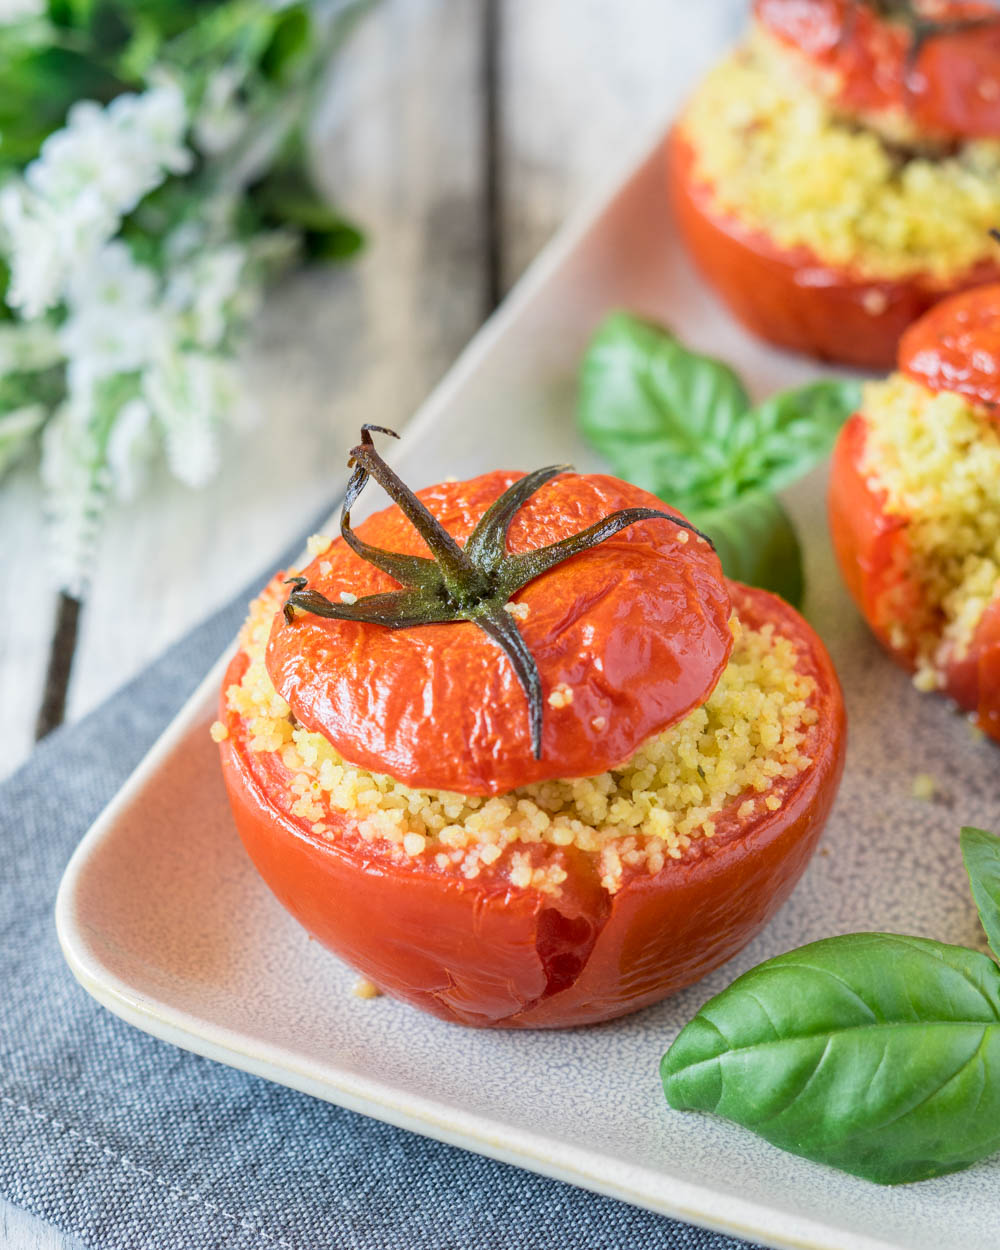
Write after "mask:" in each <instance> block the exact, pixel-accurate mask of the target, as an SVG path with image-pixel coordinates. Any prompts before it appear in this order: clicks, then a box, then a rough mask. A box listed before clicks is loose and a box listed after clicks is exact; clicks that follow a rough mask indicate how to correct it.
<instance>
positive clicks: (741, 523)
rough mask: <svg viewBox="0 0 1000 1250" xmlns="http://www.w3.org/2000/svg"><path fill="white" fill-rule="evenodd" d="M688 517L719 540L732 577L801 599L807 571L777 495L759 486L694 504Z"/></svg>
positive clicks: (796, 603)
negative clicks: (706, 506)
mask: <svg viewBox="0 0 1000 1250" xmlns="http://www.w3.org/2000/svg"><path fill="white" fill-rule="evenodd" d="M687 515H688V520H689V521H690V522H691V524H692V525H695V526H697V528H698V529H700V530H701V531H702V532H703V533H705V534H707V535H708V537H709V538H710V539H711V540H712V542H713V543H714V544H715V550H716V552H717V553H718V556H719V559H720V561H721V562H722V571H723V572H724V573H725V575H726V576H727V577H731V578H733V579H734V580H735V581H738V582H746V583H747V584H748V585H750V586H760V587H761V588H762V589H764V590H770V591H772V592H773V593H774V594H776V595H781V597H782V598H783V599H785V600H786V601H787V602H788V603H790V604H792V606H793V607H798V606H799V605H800V604H801V603H802V596H803V593H804V590H805V577H804V574H803V571H802V549H801V547H800V546H799V540H798V536H797V534H796V533H795V526H794V525H793V524H792V522H791V520H790V518H789V516H788V513H787V512H786V511H785V509H784V508H783V507H782V506H781V504H780V503H779V502H778V500H777V499H776V498H775V497H774V495H769V494H767V493H765V492H763V491H754V492H753V493H751V494H748V495H744V496H742V498H739V499H737V500H735V502H733V503H731V504H729V505H728V506H726V507H722V508H713V509H710V510H707V511H704V512H702V511H699V510H698V509H692V510H691V511H689V512H688V514H687Z"/></svg>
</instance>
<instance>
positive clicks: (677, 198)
mask: <svg viewBox="0 0 1000 1250" xmlns="http://www.w3.org/2000/svg"><path fill="white" fill-rule="evenodd" d="M667 179H668V185H669V190H670V197H671V202H672V205H673V211H674V217H675V220H676V222H677V226H678V228H679V230H680V233H681V236H682V237H683V239H684V242H685V244H686V246H687V249H688V252H689V253H690V255H691V257H692V258H693V260H694V262H695V264H696V265H697V266H698V268H699V269H700V270H701V272H702V273H703V274H704V276H705V278H706V279H707V280H708V282H709V283H710V284H711V285H712V287H713V288H714V289H715V291H716V292H717V293H718V295H719V296H720V297H721V298H722V300H723V301H724V303H725V304H726V305H727V306H728V307H729V310H730V311H731V312H732V313H733V315H734V316H735V317H736V318H737V320H739V321H740V322H742V323H743V325H745V326H746V328H747V329H748V330H750V331H751V332H752V333H753V334H756V335H757V336H758V337H759V338H762V339H765V340H767V341H768V342H769V343H775V344H777V345H778V346H779V347H785V348H788V349H789V350H791V351H795V352H801V353H803V354H804V355H807V356H814V357H816V358H817V359H818V360H828V361H834V362H837V363H840V364H846V365H853V366H855V367H858V368H862V369H889V368H891V367H892V365H893V362H894V361H895V357H896V349H897V347H898V345H899V340H900V337H901V336H902V334H903V332H904V331H905V330H906V328H907V327H908V326H909V325H910V324H911V323H912V322H914V321H915V320H916V319H917V318H918V317H920V316H921V315H922V314H923V313H924V312H926V311H927V309H929V308H930V307H932V305H934V304H936V303H937V302H938V301H939V300H940V299H942V298H943V297H944V296H946V295H950V294H951V293H952V292H954V291H958V290H962V289H964V288H967V287H972V286H976V285H979V284H980V283H983V282H990V281H996V280H997V279H998V278H1000V265H998V264H997V263H994V262H993V261H983V262H981V263H980V264H977V265H976V266H974V267H973V268H972V269H969V270H966V271H965V272H964V273H961V274H956V275H955V276H954V277H953V278H949V279H948V280H947V282H942V281H941V279H938V278H934V277H932V276H931V275H929V274H927V275H924V274H913V275H910V276H907V277H905V278H886V279H876V278H871V277H866V276H863V275H861V274H860V273H855V272H852V271H851V270H850V269H848V268H842V267H838V266H833V265H828V264H826V263H825V262H823V261H821V260H820V259H819V258H818V257H817V256H816V255H815V254H814V253H812V252H811V251H810V250H809V249H808V248H805V247H797V248H785V247H780V246H779V245H778V244H777V243H775V241H774V240H773V239H772V238H771V237H770V236H769V235H767V234H766V233H764V232H763V231H761V230H758V229H756V228H754V227H752V226H749V225H746V224H745V223H743V222H741V221H740V220H739V218H738V217H736V216H733V215H731V214H725V213H723V212H721V211H720V210H719V209H718V208H716V206H715V204H714V200H713V194H712V188H711V185H710V184H708V183H705V182H701V181H699V180H698V179H697V178H696V177H695V170H694V154H693V152H692V150H691V146H690V144H689V143H688V141H687V139H686V138H685V135H684V131H683V122H682V123H681V125H680V126H678V127H675V128H674V130H673V131H672V133H671V135H670V136H669V138H668V141H667Z"/></svg>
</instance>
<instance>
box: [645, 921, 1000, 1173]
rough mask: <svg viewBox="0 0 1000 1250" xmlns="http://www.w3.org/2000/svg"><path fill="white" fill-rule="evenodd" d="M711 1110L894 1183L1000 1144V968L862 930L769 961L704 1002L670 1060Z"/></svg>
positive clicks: (684, 1100)
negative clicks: (862, 931)
mask: <svg viewBox="0 0 1000 1250" xmlns="http://www.w3.org/2000/svg"><path fill="white" fill-rule="evenodd" d="M661 1074H662V1077H663V1086H664V1091H665V1093H666V1096H667V1100H668V1102H669V1103H670V1105H671V1106H672V1107H675V1108H677V1109H678V1110H701V1111H712V1112H715V1113H716V1114H718V1115H721V1116H725V1117H726V1118H727V1119H730V1120H735V1121H736V1122H737V1123H739V1124H742V1125H744V1126H745V1127H746V1128H749V1129H752V1130H753V1131H754V1132H755V1133H758V1134H759V1135H760V1136H761V1137H763V1138H765V1139H766V1140H767V1141H769V1142H772V1143H773V1144H774V1145H776V1146H779V1147H781V1148H782V1149H783V1150H788V1151H790V1152H792V1153H793V1154H798V1155H802V1156H804V1157H805V1158H807V1159H814V1160H816V1161H818V1162H821V1163H827V1164H830V1165H832V1166H833V1167H836V1168H840V1169H842V1170H843V1171H845V1172H851V1173H853V1174H854V1175H856V1176H862V1177H865V1178H867V1179H868V1180H872V1181H877V1182H879V1183H880V1184H898V1183H902V1182H906V1181H916V1180H922V1179H925V1178H927V1177H931V1176H940V1175H943V1174H944V1173H947V1172H954V1171H957V1170H959V1169H960V1168H964V1167H967V1166H969V1165H970V1164H971V1163H974V1162H975V1161H976V1160H978V1159H982V1158H984V1157H985V1156H987V1155H989V1154H992V1153H993V1152H994V1151H995V1150H997V1149H998V1148H1000V969H998V968H997V966H996V964H994V963H993V961H992V960H991V959H989V958H988V957H987V956H986V955H982V954H979V953H978V952H976V951H970V950H965V949H964V948H963V947H959V946H947V945H945V944H943V943H941V942H932V941H929V940H927V939H924V938H914V937H900V936H897V935H893V934H887V933H855V934H848V935H847V936H844V937H835V938H828V939H826V940H825V941H821V942H814V943H812V944H811V945H809V946H803V947H801V948H800V949H799V950H795V951H790V952H789V953H788V954H786V955H779V956H778V957H777V958H776V959H770V960H768V961H767V962H766V963H763V964H761V965H760V966H759V967H757V968H754V969H752V970H751V971H750V972H748V973H746V974H745V975H744V976H742V977H740V978H739V979H738V980H737V981H735V982H734V983H733V984H732V985H731V986H729V988H728V989H726V990H723V992H722V993H721V994H719V995H717V996H716V997H715V998H713V999H712V1000H711V1001H710V1002H708V1003H706V1004H705V1006H704V1007H702V1009H701V1011H699V1012H698V1014H697V1015H696V1016H695V1017H694V1019H693V1020H692V1021H691V1022H690V1023H689V1024H688V1025H687V1026H686V1027H685V1028H684V1029H683V1030H682V1031H681V1033H680V1035H679V1036H678V1037H677V1039H676V1041H675V1042H674V1044H673V1045H672V1046H671V1047H670V1049H669V1050H668V1051H667V1053H666V1055H665V1056H664V1057H663V1061H662V1064H661Z"/></svg>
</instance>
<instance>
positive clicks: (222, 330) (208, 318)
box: [164, 243, 247, 348]
mask: <svg viewBox="0 0 1000 1250" xmlns="http://www.w3.org/2000/svg"><path fill="white" fill-rule="evenodd" d="M246 261H247V253H246V249H245V248H243V247H241V246H240V245H239V244H238V243H229V244H226V245H224V246H222V247H217V248H213V249H212V250H211V251H204V252H200V253H197V254H196V255H194V256H193V257H192V258H191V259H190V261H189V262H188V263H187V264H186V265H179V266H177V267H176V268H175V269H173V270H172V271H171V274H170V278H169V281H168V282H167V289H166V292H165V294H164V304H165V305H166V306H167V307H168V308H170V309H172V310H173V311H175V312H176V313H178V314H179V315H181V316H182V317H184V319H185V321H184V324H185V328H186V329H187V331H188V333H189V335H190V337H191V338H192V339H193V340H194V341H195V342H196V343H197V344H198V346H199V347H207V348H213V347H218V346H219V344H220V343H221V342H222V340H223V339H224V338H225V335H226V331H227V329H228V327H229V324H230V322H231V320H232V315H233V311H234V309H233V307H232V305H233V301H234V300H235V299H236V298H237V296H238V295H239V294H240V291H241V287H242V285H243V277H244V268H245V266H246Z"/></svg>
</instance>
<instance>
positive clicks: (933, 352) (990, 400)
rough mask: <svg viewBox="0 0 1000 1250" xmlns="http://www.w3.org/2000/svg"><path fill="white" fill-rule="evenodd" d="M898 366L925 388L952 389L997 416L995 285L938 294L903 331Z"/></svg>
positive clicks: (999, 300)
mask: <svg viewBox="0 0 1000 1250" xmlns="http://www.w3.org/2000/svg"><path fill="white" fill-rule="evenodd" d="M899 368H900V370H901V371H902V372H903V373H905V374H907V375H908V376H909V377H911V378H913V380H914V381H915V382H919V383H920V384H921V385H922V386H926V387H927V389H928V390H930V391H953V392H954V393H955V394H957V395H964V396H965V397H966V398H967V399H969V400H971V401H972V402H973V403H974V404H980V405H982V406H983V407H985V408H987V409H989V410H990V412H991V414H992V415H993V416H994V417H995V418H998V419H1000V285H996V284H993V285H990V286H984V287H980V288H979V289H978V290H976V291H970V292H968V293H966V294H963V295H958V296H953V297H952V298H951V299H947V300H943V301H942V302H941V303H940V304H938V306H937V307H936V308H935V309H934V310H933V311H932V312H929V313H928V314H927V315H926V316H925V317H922V318H921V319H920V321H918V322H917V323H916V324H915V325H913V326H911V327H910V329H909V330H908V331H907V332H906V334H905V335H904V336H903V340H902V342H901V343H900V345H899Z"/></svg>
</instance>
